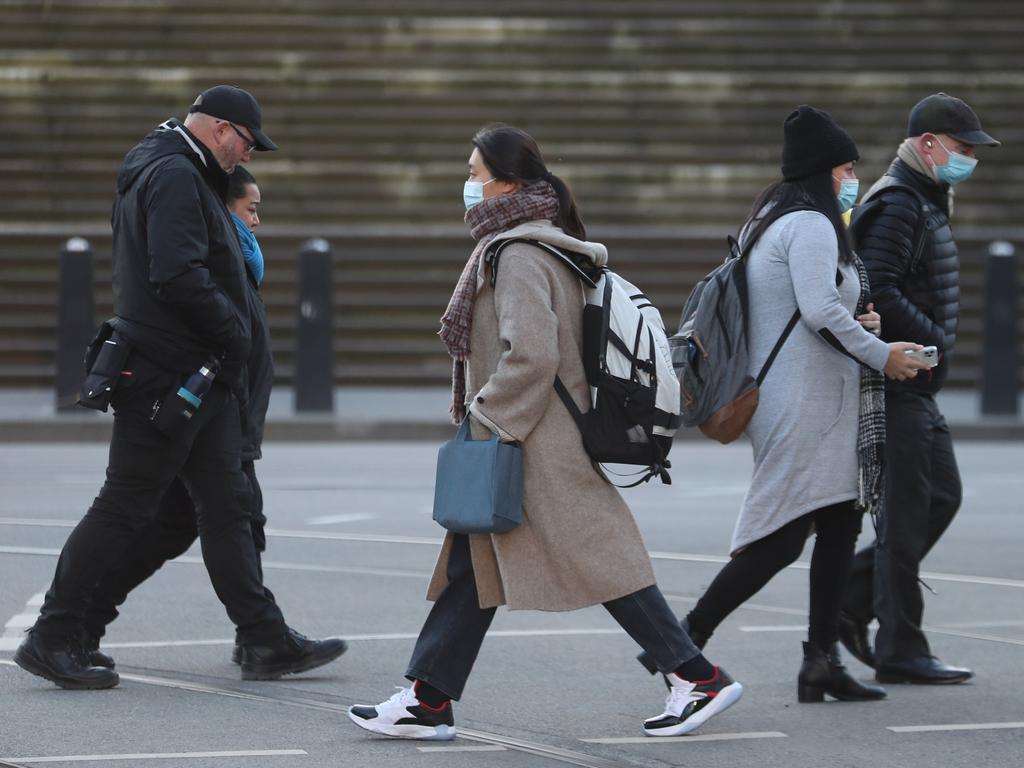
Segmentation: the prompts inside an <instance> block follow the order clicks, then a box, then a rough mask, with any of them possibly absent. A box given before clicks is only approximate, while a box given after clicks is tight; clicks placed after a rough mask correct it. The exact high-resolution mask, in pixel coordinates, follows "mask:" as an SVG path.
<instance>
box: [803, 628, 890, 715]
mask: <svg viewBox="0 0 1024 768" xmlns="http://www.w3.org/2000/svg"><path fill="white" fill-rule="evenodd" d="M826 693H827V694H828V695H829V696H832V697H833V698H836V699H839V700H840V701H876V700H878V699H884V698H885V689H884V688H881V687H880V686H877V685H865V684H864V683H862V682H860V681H859V680H855V679H854V678H853V677H852V676H851V675H850V673H849V672H847V671H846V667H844V666H843V662H842V659H841V658H840V657H839V644H838V643H833V644H832V647H831V648H829V649H828V651H825V650H824V649H823V648H821V647H820V646H818V645H816V644H815V643H804V663H803V665H802V666H801V667H800V675H799V677H797V700H798V701H799V702H800V703H801V704H807V703H810V702H818V701H824V700H825V694H826Z"/></svg>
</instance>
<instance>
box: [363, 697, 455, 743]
mask: <svg viewBox="0 0 1024 768" xmlns="http://www.w3.org/2000/svg"><path fill="white" fill-rule="evenodd" d="M348 717H349V719H350V720H351V721H352V722H353V723H355V724H356V725H358V726H359V727H360V728H365V729H366V730H368V731H373V732H374V733H380V734H383V735H385V736H395V737H398V738H402V739H430V740H433V741H448V740H449V739H454V738H455V718H454V717H452V703H451V702H450V701H446V702H445V703H444V706H443V707H440V708H437V709H434V708H431V707H429V706H427V705H426V704H424V703H423V702H421V701H420V700H419V699H417V698H416V691H415V690H414V689H412V688H399V689H398V693H396V694H395V695H394V696H392V697H391V698H390V699H388V700H387V701H385V702H382V703H380V704H378V705H377V706H375V707H373V706H369V705H360V704H357V705H355V706H353V707H349V710H348Z"/></svg>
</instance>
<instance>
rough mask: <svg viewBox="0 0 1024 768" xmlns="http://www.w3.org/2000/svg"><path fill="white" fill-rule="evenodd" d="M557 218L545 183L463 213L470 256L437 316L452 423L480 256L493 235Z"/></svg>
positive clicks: (460, 397) (460, 407) (457, 412)
mask: <svg viewBox="0 0 1024 768" xmlns="http://www.w3.org/2000/svg"><path fill="white" fill-rule="evenodd" d="M556 216H558V195H557V194H556V193H555V189H554V187H552V186H551V185H550V184H548V182H546V181H538V182H536V183H534V184H530V185H529V186H526V187H523V188H522V189H520V190H519V191H518V192H515V193H513V194H510V195H496V196H494V197H488V198H486V199H485V200H482V201H481V202H479V203H477V204H476V205H474V206H473V207H472V208H470V209H469V210H467V211H466V223H467V224H468V225H469V233H470V234H471V235H472V236H473V239H474V240H476V241H477V244H476V247H475V248H474V249H473V253H472V254H471V255H470V257H469V261H467V262H466V266H465V267H463V269H462V275H460V276H459V281H458V282H457V283H456V284H455V292H454V293H452V298H451V300H450V301H449V302H448V308H447V309H446V310H445V312H444V314H443V315H442V316H441V330H440V331H438V334H437V335H438V336H440V337H441V340H442V341H443V342H444V345H445V347H447V348H448V354H450V355H451V356H452V407H451V414H452V423H453V424H460V423H461V422H462V420H463V419H464V418H465V417H466V405H465V400H466V365H465V363H466V359H467V358H468V357H469V335H470V331H471V330H472V325H473V302H474V301H475V300H476V293H477V291H478V290H479V288H480V281H479V271H480V257H481V256H482V255H483V252H484V251H485V250H486V249H487V244H488V243H490V242H491V240H493V239H494V236H495V235H497V234H499V233H501V232H505V231H506V230H509V229H512V227H515V226H518V225H519V224H523V223H524V222H527V221H537V220H539V219H547V220H549V221H553V220H554V219H555V217H556Z"/></svg>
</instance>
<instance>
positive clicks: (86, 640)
mask: <svg viewBox="0 0 1024 768" xmlns="http://www.w3.org/2000/svg"><path fill="white" fill-rule="evenodd" d="M82 650H83V651H85V657H86V661H88V662H89V666H91V667H106V668H107V669H113V668H114V667H115V666H117V665H116V664H115V663H114V657H113V656H110V655H109V654H106V653H104V652H103V651H101V650H100V641H99V638H97V637H94V636H93V635H91V634H89V633H88V632H86V633H83V634H82Z"/></svg>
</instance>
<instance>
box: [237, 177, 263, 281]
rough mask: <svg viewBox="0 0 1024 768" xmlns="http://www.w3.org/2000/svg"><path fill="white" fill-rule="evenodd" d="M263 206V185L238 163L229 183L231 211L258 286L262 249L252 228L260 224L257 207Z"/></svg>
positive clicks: (261, 268) (247, 264)
mask: <svg viewBox="0 0 1024 768" xmlns="http://www.w3.org/2000/svg"><path fill="white" fill-rule="evenodd" d="M259 205H260V188H259V187H258V186H256V179H254V178H253V175H252V174H251V173H249V172H248V171H247V170H245V169H244V168H242V167H241V166H238V167H237V168H235V171H234V173H232V174H231V183H230V185H229V186H228V210H229V211H230V212H231V219H232V221H234V222H235V229H236V230H238V240H239V242H240V243H241V244H242V255H243V256H245V266H246V267H248V269H249V274H250V275H252V278H253V280H255V281H256V285H259V284H260V283H262V282H263V252H262V251H261V250H260V244H259V243H258V242H257V241H256V235H254V234H253V231H254V230H255V229H256V227H258V226H259V225H260V215H259V213H258V212H257V208H259Z"/></svg>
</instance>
